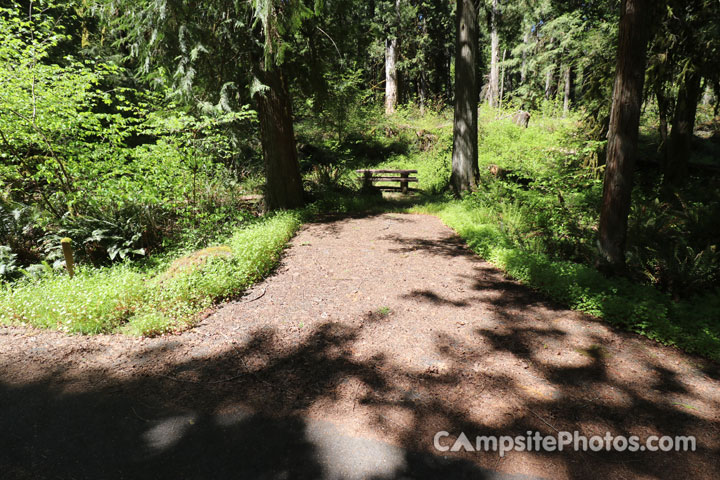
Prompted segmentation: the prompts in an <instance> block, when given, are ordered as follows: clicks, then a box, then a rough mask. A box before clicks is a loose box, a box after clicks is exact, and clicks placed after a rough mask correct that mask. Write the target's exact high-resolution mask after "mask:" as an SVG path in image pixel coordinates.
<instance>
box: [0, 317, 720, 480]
mask: <svg viewBox="0 0 720 480" xmlns="http://www.w3.org/2000/svg"><path fill="white" fill-rule="evenodd" d="M363 328H364V327H363V326H362V325H360V326H355V327H349V326H345V325H340V324H335V323H325V324H322V325H321V326H320V327H319V328H317V329H316V330H315V331H314V332H313V333H312V334H311V335H310V336H309V337H308V338H307V340H306V341H304V342H302V343H301V344H298V345H293V346H292V347H288V346H286V345H283V344H282V342H280V341H278V339H277V338H276V336H275V332H274V331H273V330H272V329H262V330H261V331H257V332H254V333H253V334H252V335H251V337H250V338H249V339H248V340H247V341H245V342H244V343H241V344H237V345H234V346H233V347H232V348H228V349H227V350H226V351H224V352H223V353H222V354H221V355H215V356H213V357H211V358H201V359H192V360H188V361H183V362H180V363H177V362H176V363H167V359H166V358H165V357H166V356H168V355H170V354H171V351H170V350H169V349H153V350H151V351H149V352H146V353H148V355H150V356H152V357H153V359H154V362H153V364H155V365H163V367H162V368H159V369H153V370H150V371H146V372H143V373H142V374H140V375H134V376H131V377H130V378H125V377H114V376H113V374H112V372H100V371H92V370H90V371H83V373H82V374H80V375H77V374H76V373H74V372H73V371H72V368H71V367H69V366H67V365H64V364H63V362H62V361H58V362H57V363H56V364H55V365H52V366H48V367H47V373H46V374H45V375H44V376H43V377H41V378H36V379H34V380H33V381H31V382H29V383H26V384H17V383H6V382H5V381H2V383H0V398H1V399H2V400H1V402H0V429H1V430H2V432H3V435H2V440H1V441H0V468H2V471H3V472H4V474H3V476H4V478H170V477H177V478H408V477H411V478H437V477H439V476H442V477H443V478H501V477H496V476H495V474H493V473H492V472H491V471H490V470H486V469H483V468H481V467H478V466H476V465H475V464H474V463H473V462H472V460H475V461H476V460H477V459H478V457H477V455H478V454H477V453H468V452H462V451H461V452H457V453H450V454H448V455H450V456H445V457H443V456H439V455H437V454H433V453H437V452H434V451H433V449H432V441H433V436H434V433H435V432H436V431H439V430H446V431H448V432H450V434H451V437H450V440H448V441H447V444H448V445H451V444H452V438H454V437H455V436H457V434H458V433H459V432H466V433H467V435H468V436H471V435H472V436H474V435H498V436H500V435H512V436H515V435H520V436H523V435H525V434H526V432H527V431H536V430H537V431H540V432H542V433H544V434H547V435H554V434H556V433H557V430H569V431H572V430H581V431H583V432H584V433H585V434H600V433H601V432H600V431H601V430H604V429H608V430H610V431H612V432H613V433H614V434H615V435H620V434H624V435H631V434H642V432H646V433H647V432H648V431H654V430H656V429H657V430H659V432H660V433H661V434H663V435H688V434H695V435H698V436H699V438H698V450H697V452H694V453H685V452H667V453H662V452H658V453H648V452H645V453H642V454H641V453H634V454H633V453H627V452H626V453H617V452H605V451H602V452H587V453H584V452H562V453H558V452H536V453H534V454H533V462H536V463H537V464H539V465H542V464H543V463H545V464H546V468H540V473H541V474H542V473H549V472H550V473H551V476H561V475H559V474H558V472H565V475H567V476H569V477H571V478H598V477H601V476H616V474H620V475H640V474H642V475H648V476H652V477H656V478H678V477H680V476H681V475H683V474H688V473H690V472H693V473H694V478H713V477H714V478H717V475H718V474H719V473H720V472H719V471H718V465H717V464H716V463H715V462H713V461H712V459H713V458H717V456H718V454H719V453H720V449H719V448H718V445H717V444H716V440H717V431H718V423H717V421H716V420H715V421H711V420H707V419H704V418H702V417H701V416H700V415H698V412H696V411H692V410H683V409H679V408H676V406H674V405H673V404H672V403H671V402H666V401H652V400H649V399H648V398H647V396H646V395H643V394H642V391H641V390H640V389H638V390H635V389H633V388H632V387H631V386H630V385H628V384H627V383H622V382H618V381H616V380H614V375H612V374H609V373H608V367H607V365H606V360H605V358H606V357H605V355H604V354H603V353H602V350H601V349H599V348H590V349H587V361H586V362H585V363H584V364H582V365H572V366H554V365H552V364H549V363H547V362H545V361H543V360H540V359H539V356H538V351H537V349H538V347H537V345H538V343H539V342H538V340H540V343H542V342H544V341H551V340H553V339H558V338H562V337H563V336H565V335H566V333H565V332H563V331H562V330H560V329H552V328H551V329H544V328H527V327H513V326H512V324H508V325H506V327H505V330H504V333H497V332H493V331H485V330H482V329H476V330H475V333H474V335H473V336H472V337H471V338H451V337H448V336H444V337H443V336H441V337H438V338H437V340H436V352H434V354H435V355H436V356H439V357H440V358H442V360H443V362H445V364H446V365H447V367H446V368H445V369H443V370H442V371H433V370H429V371H427V372H425V373H418V372H410V371H397V368H396V367H395V366H394V365H393V364H392V363H391V362H389V361H388V360H387V359H386V357H385V356H384V355H383V353H384V352H382V351H380V352H378V353H377V355H375V356H373V357H372V358H368V359H356V358H355V357H354V356H353V354H352V347H353V344H354V342H356V341H357V338H358V335H359V334H360V333H361V330H362V329H363ZM597 341H598V342H600V341H601V340H600V339H598V340H597ZM490 352H502V353H503V354H506V355H507V356H508V358H512V359H513V361H516V362H520V364H521V365H524V364H526V365H529V366H531V367H532V370H533V372H534V374H533V375H534V377H535V379H536V380H537V385H536V386H535V387H536V388H535V390H537V391H540V390H541V389H542V388H546V389H547V390H548V391H549V392H550V393H549V394H548V395H536V394H535V393H533V389H532V388H528V387H532V386H533V385H532V384H528V385H523V384H519V383H518V379H517V377H515V376H511V375H508V374H507V372H505V373H503V372H496V371H481V372H473V371H472V370H471V369H470V366H471V365H474V364H475V363H477V362H481V361H482V359H483V358H484V357H486V356H487V355H488V354H489V353H490ZM143 356H146V355H143ZM637 367H638V368H645V367H646V368H648V369H649V370H651V371H652V370H654V371H656V372H657V373H658V375H655V376H654V378H655V381H656V382H657V383H656V384H655V386H656V388H658V390H659V392H660V393H664V392H667V391H672V392H683V393H686V394H689V392H688V391H687V389H686V387H685V386H684V385H683V383H681V382H680V381H678V380H677V379H675V378H674V374H673V373H672V372H669V371H667V370H664V369H663V368H662V367H660V366H657V365H644V366H643V365H638V366H637ZM520 368H522V366H521V367H520ZM12 370H13V367H12V366H9V367H8V368H7V370H6V373H8V372H11V371H12ZM3 377H5V375H3ZM408 379H410V380H411V384H412V385H413V386H412V388H411V389H409V390H408V388H407V386H406V385H407V382H406V380H408ZM349 381H354V382H356V383H358V384H359V385H362V392H363V393H362V394H359V395H358V398H357V403H358V405H360V406H361V407H362V408H364V409H365V410H367V412H368V417H369V419H368V420H369V421H370V422H371V423H372V424H374V425H376V426H377V427H378V428H381V429H382V430H383V431H384V432H385V434H386V435H387V436H388V437H389V438H391V439H392V443H394V445H391V444H386V443H382V442H381V443H378V442H372V441H368V440H365V439H362V438H360V437H353V436H352V435H348V434H347V433H343V432H340V431H338V430H336V429H335V427H334V426H333V425H332V424H331V423H329V422H324V421H323V420H317V419H308V418H307V417H305V416H304V413H305V412H307V411H308V410H309V409H310V408H311V407H312V406H313V405H315V404H318V403H320V402H323V403H333V402H336V401H339V400H340V398H341V396H342V395H341V393H340V391H341V390H342V389H343V388H344V387H345V386H347V383H348V382H349ZM459 385H463V391H464V392H468V391H469V392H471V393H473V395H472V396H469V397H467V398H455V397H454V391H455V390H456V388H457V387H458V386H459ZM608 389H612V390H616V391H619V392H620V393H621V395H620V398H622V399H623V401H622V402H620V403H618V404H613V403H612V402H610V403H608V402H605V401H603V400H602V399H601V398H600V397H601V396H602V393H603V392H604V391H607V390H608ZM588 390H593V391H595V392H596V393H597V395H598V400H597V401H595V402H588V400H587V395H586V393H587V391H588ZM493 396H495V397H498V396H499V397H502V398H504V399H505V400H504V402H502V403H500V404H498V408H499V410H502V411H504V413H505V414H507V415H501V417H504V418H501V419H500V420H501V421H498V418H497V417H494V418H493V419H492V420H487V421H483V420H481V418H482V415H477V413H478V411H482V408H481V405H482V402H483V400H484V399H489V398H492V397H493ZM473 407H475V408H473ZM478 407H480V409H479V410H477V408H478ZM715 407H717V405H715ZM397 412H403V414H404V415H405V421H403V422H398V421H393V418H396V417H395V416H394V414H395V413H397ZM713 436H714V437H713ZM471 438H473V437H471ZM712 438H715V441H713V440H712ZM397 447H402V448H397ZM481 455H482V457H481V459H483V460H486V461H484V462H481V463H482V464H483V466H484V467H490V468H493V467H498V466H500V465H501V463H500V462H501V461H502V459H499V458H493V456H492V455H493V454H488V453H483V454H481ZM487 460H490V461H489V462H488V461H487ZM521 465H522V464H521ZM532 465H533V463H532V462H530V466H531V467H532ZM529 470H530V471H533V468H530V469H529ZM563 476H564V475H563Z"/></svg>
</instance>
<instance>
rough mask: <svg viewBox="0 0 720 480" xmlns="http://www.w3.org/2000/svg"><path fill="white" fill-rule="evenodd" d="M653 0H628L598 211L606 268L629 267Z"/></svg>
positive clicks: (616, 269) (620, 34) (622, 25)
mask: <svg viewBox="0 0 720 480" xmlns="http://www.w3.org/2000/svg"><path fill="white" fill-rule="evenodd" d="M651 5H652V0H624V2H623V7H622V14H621V17H620V33H619V38H618V52H617V68H616V71H615V86H614V89H613V99H612V108H611V111H610V131H609V132H608V143H607V157H606V165H605V181H604V184H603V200H602V207H601V210H600V227H599V230H600V232H599V237H600V238H599V242H598V247H599V249H600V256H601V259H600V262H601V266H602V267H606V268H608V269H609V270H610V271H611V272H614V273H618V272H622V271H624V270H625V242H626V239H627V222H628V214H629V213H630V198H631V196H630V195H631V193H632V187H633V178H632V177H633V171H634V169H635V155H636V152H637V140H638V128H639V125H640V109H641V107H642V99H643V83H644V81H645V62H646V52H647V42H648V36H649V33H648V32H649V28H648V26H649V22H648V21H647V15H648V13H649V8H650V7H651Z"/></svg>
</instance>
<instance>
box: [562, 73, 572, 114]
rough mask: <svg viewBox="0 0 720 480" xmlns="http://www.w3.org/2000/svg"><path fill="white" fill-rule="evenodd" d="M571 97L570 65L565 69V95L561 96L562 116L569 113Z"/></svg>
mask: <svg viewBox="0 0 720 480" xmlns="http://www.w3.org/2000/svg"><path fill="white" fill-rule="evenodd" d="M571 97H572V66H571V65H568V66H567V68H566V69H565V95H564V98H563V116H567V114H568V113H570V100H571Z"/></svg>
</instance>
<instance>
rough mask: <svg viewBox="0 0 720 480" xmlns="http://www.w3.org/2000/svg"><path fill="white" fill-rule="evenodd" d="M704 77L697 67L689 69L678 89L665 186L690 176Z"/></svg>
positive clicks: (666, 157)
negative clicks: (693, 141) (693, 139)
mask: <svg viewBox="0 0 720 480" xmlns="http://www.w3.org/2000/svg"><path fill="white" fill-rule="evenodd" d="M700 80H701V77H700V74H698V73H697V71H694V70H693V71H689V72H687V73H686V74H685V78H684V79H683V81H682V82H681V83H680V88H679V89H678V96H677V102H676V103H675V115H674V116H673V122H672V130H671V131H670V138H669V140H668V148H667V149H666V153H667V154H666V155H665V162H664V165H663V186H664V187H666V188H667V187H673V186H678V185H682V183H683V182H684V181H685V180H686V179H687V176H688V163H689V161H690V144H691V141H692V137H693V131H694V129H695V115H696V113H697V103H698V98H699V97H700Z"/></svg>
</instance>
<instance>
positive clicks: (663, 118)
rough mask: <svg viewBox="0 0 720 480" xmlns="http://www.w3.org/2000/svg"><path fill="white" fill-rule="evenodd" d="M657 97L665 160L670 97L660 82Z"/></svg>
mask: <svg viewBox="0 0 720 480" xmlns="http://www.w3.org/2000/svg"><path fill="white" fill-rule="evenodd" d="M655 99H656V100H657V104H658V133H659V134H660V150H659V151H660V153H661V158H662V159H663V161H665V155H666V153H665V149H666V148H667V141H668V119H667V116H668V99H667V96H666V95H665V91H664V90H663V87H662V85H661V84H660V82H658V84H657V85H656V86H655Z"/></svg>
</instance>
